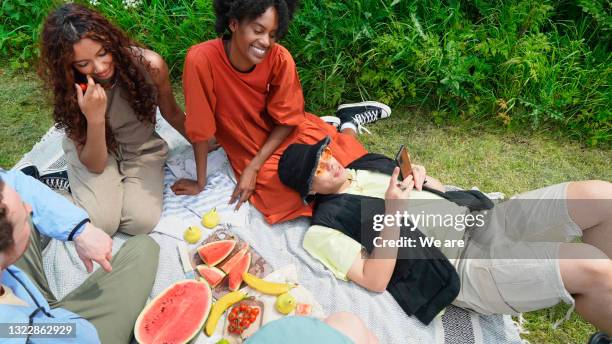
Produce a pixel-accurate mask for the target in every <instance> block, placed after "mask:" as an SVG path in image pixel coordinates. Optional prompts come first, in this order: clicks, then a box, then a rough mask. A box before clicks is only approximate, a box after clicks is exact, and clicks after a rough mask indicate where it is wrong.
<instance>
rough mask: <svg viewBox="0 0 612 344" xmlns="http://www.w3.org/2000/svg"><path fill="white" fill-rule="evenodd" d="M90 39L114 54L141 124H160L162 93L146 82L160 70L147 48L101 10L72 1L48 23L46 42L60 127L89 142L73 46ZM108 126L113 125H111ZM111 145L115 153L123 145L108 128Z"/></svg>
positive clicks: (45, 67) (43, 63) (45, 73)
mask: <svg viewBox="0 0 612 344" xmlns="http://www.w3.org/2000/svg"><path fill="white" fill-rule="evenodd" d="M83 38H89V39H91V40H93V41H96V42H98V43H100V44H101V45H102V47H103V48H104V49H105V50H106V51H108V52H109V53H111V54H112V57H113V63H114V65H115V71H116V72H115V73H116V74H115V76H116V77H117V78H118V80H117V81H118V82H119V83H121V85H122V86H124V87H125V89H126V90H127V93H128V97H127V99H126V100H127V101H128V102H129V104H130V105H131V107H132V108H133V109H134V112H135V113H136V115H137V117H138V120H139V121H141V122H149V123H155V108H156V106H157V89H156V87H155V86H153V85H151V84H149V83H147V82H146V79H145V76H144V75H143V74H144V73H143V69H142V68H139V64H140V65H141V66H143V67H144V68H145V70H146V71H147V72H148V73H152V72H156V70H154V68H153V67H152V66H151V65H150V63H149V62H148V61H147V60H146V59H145V58H144V56H143V47H142V45H140V44H138V43H137V42H135V41H134V40H132V39H131V38H129V37H128V36H127V35H126V34H125V33H124V32H123V31H121V30H120V29H118V28H117V27H116V26H115V25H113V24H111V23H110V22H109V21H108V20H107V19H106V18H104V17H103V16H102V14H100V13H99V12H97V11H95V10H93V9H91V8H88V7H86V6H83V5H79V4H74V3H69V4H65V5H62V6H60V7H58V8H57V9H55V10H53V11H51V12H50V13H49V15H48V16H47V18H46V19H45V22H44V25H43V30H42V34H41V40H40V50H41V57H40V64H39V70H38V72H39V75H40V77H41V79H42V80H43V82H44V83H45V86H46V88H47V89H48V90H50V91H52V96H53V118H54V120H55V126H56V127H57V128H59V129H64V130H65V131H66V135H68V137H70V138H71V139H73V140H74V141H75V142H77V143H79V144H84V143H85V139H86V133H87V120H86V118H85V116H84V115H83V114H82V113H81V109H80V108H79V104H78V102H77V95H76V91H75V87H74V84H75V83H76V82H78V80H75V75H76V74H75V73H78V72H77V71H76V69H75V68H74V67H73V56H74V50H73V45H74V44H75V43H77V42H78V41H79V40H81V39H83ZM107 123H108V121H107ZM106 142H107V145H108V148H109V150H114V149H115V148H116V147H117V142H116V140H115V138H114V136H113V133H112V131H111V129H110V128H109V126H108V125H106Z"/></svg>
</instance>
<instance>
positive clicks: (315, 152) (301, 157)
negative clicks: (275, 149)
mask: <svg viewBox="0 0 612 344" xmlns="http://www.w3.org/2000/svg"><path fill="white" fill-rule="evenodd" d="M330 141H331V139H330V138H329V136H326V137H325V138H323V139H322V140H321V141H319V142H317V143H315V144H312V145H307V144H303V143H294V144H291V145H289V147H287V149H285V152H284V153H283V155H282V156H281V158H280V160H279V161H278V176H279V178H280V180H281V182H283V184H285V185H287V186H288V187H290V188H292V189H293V190H295V191H297V192H299V194H300V196H302V200H303V201H304V203H306V202H307V199H306V198H307V197H308V193H309V192H310V188H311V187H312V179H313V177H314V174H315V171H316V169H317V166H318V165H319V159H320V158H321V153H323V150H324V149H325V147H327V146H328V145H329V142H330Z"/></svg>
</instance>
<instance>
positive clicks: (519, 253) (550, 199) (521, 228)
mask: <svg viewBox="0 0 612 344" xmlns="http://www.w3.org/2000/svg"><path fill="white" fill-rule="evenodd" d="M567 185H568V183H563V184H557V185H553V186H549V187H545V188H542V189H538V190H534V191H530V192H527V193H524V194H521V195H519V196H517V197H516V198H514V199H520V201H518V202H517V201H508V202H503V203H501V204H498V205H496V207H495V208H494V209H493V210H492V211H490V212H489V213H488V214H487V215H486V216H487V217H488V218H487V221H486V225H485V226H484V227H483V228H479V229H471V230H469V231H468V238H469V239H468V241H467V246H466V248H465V250H464V252H463V254H462V256H461V258H460V259H458V260H457V261H456V263H455V265H456V267H457V272H458V274H459V277H460V279H461V290H460V292H459V295H458V297H457V299H456V300H455V301H454V302H453V304H454V305H456V306H459V307H463V308H468V309H471V310H474V311H476V312H478V313H482V314H512V315H517V314H518V313H522V312H528V311H533V310H537V309H542V308H547V307H552V306H554V305H556V304H558V303H559V302H561V301H563V302H565V303H568V304H571V305H574V299H573V298H572V296H571V295H570V294H569V293H568V292H567V290H566V289H565V287H564V285H563V281H562V279H561V273H560V270H559V262H558V258H559V246H560V244H561V243H562V242H568V241H571V240H572V239H574V238H575V237H577V236H581V235H582V231H581V229H580V227H578V225H576V223H575V222H574V221H573V220H572V219H571V217H570V215H569V213H568V210H567V205H566V202H565V199H566V190H567ZM523 200H528V201H523Z"/></svg>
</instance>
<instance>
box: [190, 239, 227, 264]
mask: <svg viewBox="0 0 612 344" xmlns="http://www.w3.org/2000/svg"><path fill="white" fill-rule="evenodd" d="M234 247H236V240H232V239H227V240H218V241H213V242H210V243H208V244H204V245H202V246H200V247H198V255H199V256H200V258H202V261H203V262H204V263H205V264H206V265H208V266H215V265H217V264H219V263H221V262H222V261H223V260H224V259H225V258H227V256H229V255H230V253H232V251H233V250H234Z"/></svg>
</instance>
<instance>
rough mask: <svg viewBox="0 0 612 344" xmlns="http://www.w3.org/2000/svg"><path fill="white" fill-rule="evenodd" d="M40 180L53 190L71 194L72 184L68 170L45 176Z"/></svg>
mask: <svg viewBox="0 0 612 344" xmlns="http://www.w3.org/2000/svg"><path fill="white" fill-rule="evenodd" d="M39 180H40V181H41V182H43V183H44V184H45V185H47V186H48V187H50V188H51V189H53V190H57V191H65V192H70V182H69V181H68V172H67V171H66V170H62V171H56V172H51V173H47V174H43V175H42V176H40V178H39Z"/></svg>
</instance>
